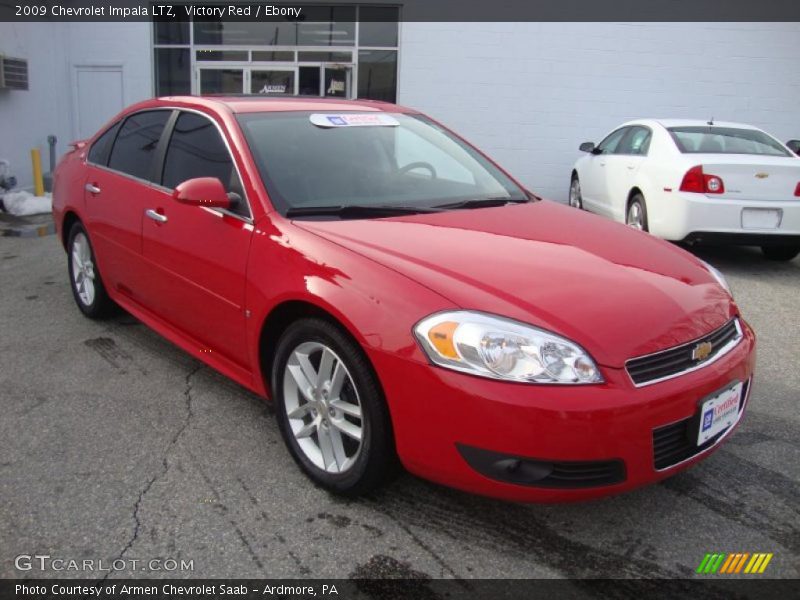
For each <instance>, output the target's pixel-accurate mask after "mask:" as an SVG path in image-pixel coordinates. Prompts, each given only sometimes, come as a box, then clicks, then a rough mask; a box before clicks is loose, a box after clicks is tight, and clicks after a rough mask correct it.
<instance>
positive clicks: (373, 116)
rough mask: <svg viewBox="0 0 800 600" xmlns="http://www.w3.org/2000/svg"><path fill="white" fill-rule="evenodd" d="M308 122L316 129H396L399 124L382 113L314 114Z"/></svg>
mask: <svg viewBox="0 0 800 600" xmlns="http://www.w3.org/2000/svg"><path fill="white" fill-rule="evenodd" d="M309 120H310V121H311V122H312V123H313V124H314V125H316V126H317V127H397V126H398V125H400V123H399V122H398V121H397V119H395V118H394V117H392V116H391V115H387V114H384V113H367V114H359V113H342V114H338V115H330V114H321V113H314V114H313V115H311V116H310V117H309Z"/></svg>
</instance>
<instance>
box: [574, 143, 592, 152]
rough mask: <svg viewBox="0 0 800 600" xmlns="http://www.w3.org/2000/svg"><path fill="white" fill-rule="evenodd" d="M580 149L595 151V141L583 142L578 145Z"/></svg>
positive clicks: (582, 150)
mask: <svg viewBox="0 0 800 600" xmlns="http://www.w3.org/2000/svg"><path fill="white" fill-rule="evenodd" d="M578 150H580V151H581V152H594V142H583V143H582V144H581V145H580V146H578Z"/></svg>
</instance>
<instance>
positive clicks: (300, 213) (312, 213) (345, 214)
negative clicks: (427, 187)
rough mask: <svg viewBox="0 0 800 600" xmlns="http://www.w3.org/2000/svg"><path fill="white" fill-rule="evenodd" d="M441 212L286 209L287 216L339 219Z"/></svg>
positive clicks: (349, 207) (363, 206) (399, 208)
mask: <svg viewBox="0 0 800 600" xmlns="http://www.w3.org/2000/svg"><path fill="white" fill-rule="evenodd" d="M435 212H441V210H439V209H438V208H427V207H422V206H369V205H366V204H348V205H346V206H297V207H294V208H290V209H289V210H287V211H286V216H287V217H290V218H291V217H318V216H320V217H322V216H332V217H339V218H341V219H347V218H351V219H357V218H359V217H391V216H393V215H414V214H417V213H435Z"/></svg>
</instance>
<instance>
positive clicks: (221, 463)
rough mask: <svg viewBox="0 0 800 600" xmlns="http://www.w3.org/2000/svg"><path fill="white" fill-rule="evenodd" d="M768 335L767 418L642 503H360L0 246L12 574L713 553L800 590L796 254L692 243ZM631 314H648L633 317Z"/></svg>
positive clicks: (573, 568) (579, 568)
mask: <svg viewBox="0 0 800 600" xmlns="http://www.w3.org/2000/svg"><path fill="white" fill-rule="evenodd" d="M695 252H696V253H697V254H698V256H700V257H702V258H704V259H706V260H708V261H709V262H710V263H712V264H713V265H715V266H716V267H718V268H719V269H721V270H722V271H723V272H724V274H725V275H726V276H727V277H728V280H729V283H730V284H731V287H732V288H733V292H734V295H735V297H736V299H737V300H738V302H739V304H740V306H741V309H742V312H743V315H744V317H745V318H746V319H747V320H748V321H749V322H750V323H751V324H752V325H753V327H754V329H755V331H756V333H757V335H758V343H759V346H758V368H757V373H756V379H755V383H754V390H753V393H752V397H751V402H750V408H749V411H748V414H747V415H746V416H745V419H744V421H743V423H742V424H741V426H740V428H739V430H738V431H737V432H736V433H735V434H734V435H733V436H732V437H731V438H730V439H729V441H728V442H727V443H726V444H724V445H723V447H722V448H721V449H720V450H718V451H717V452H716V453H715V454H714V455H713V456H712V457H711V458H709V459H708V460H706V461H704V462H703V463H701V464H700V465H698V466H696V467H695V468H693V469H691V470H689V471H688V472H685V473H683V474H680V475H678V476H676V477H673V478H671V479H668V480H666V481H665V482H663V483H661V484H658V485H655V486H651V487H649V488H645V489H641V490H638V491H635V492H633V493H629V494H627V495H624V496H619V497H614V498H609V499H605V500H601V501H596V502H591V503H582V504H569V505H517V504H508V503H503V502H499V501H494V500H488V499H484V498H479V497H474V496H470V495H467V494H464V493H461V492H456V491H452V490H448V489H445V488H442V487H439V486H436V485H433V484H429V483H427V482H424V481H421V480H418V479H416V478H414V477H412V476H410V475H407V474H404V475H401V476H400V477H399V478H398V479H397V480H395V481H394V482H393V483H392V484H391V485H389V486H388V487H386V488H385V489H383V490H381V491H380V492H379V493H377V494H375V495H373V496H371V497H369V498H366V499H360V500H353V501H346V500H342V499H339V498H336V497H333V496H330V495H329V494H327V493H326V492H324V491H322V490H319V489H317V488H315V487H314V486H313V485H312V484H311V483H310V482H309V480H307V479H306V478H305V477H304V476H303V475H302V474H301V473H300V471H299V470H298V469H297V468H296V466H295V464H294V463H293V461H292V459H291V458H290V456H289V454H288V452H287V451H286V449H285V448H284V446H283V442H282V440H281V438H280V434H279V432H278V427H277V424H276V422H275V419H274V416H273V414H272V411H271V409H270V408H269V407H268V406H267V405H266V404H265V403H264V402H262V400H261V399H259V398H258V397H256V396H254V395H253V394H251V393H250V392H248V391H246V390H244V389H243V388H241V387H239V386H238V385H236V384H234V383H232V382H230V381H228V380H227V379H225V378H224V377H223V376H221V375H219V374H217V373H216V372H214V371H212V370H211V369H209V368H207V367H205V366H203V365H202V364H201V363H199V362H198V361H196V360H194V359H192V358H191V357H189V356H188V355H186V354H184V353H183V352H182V351H180V350H178V349H177V348H176V347H174V346H172V345H171V344H170V343H169V342H167V341H165V340H163V339H162V338H161V337H159V336H158V335H157V334H155V333H153V332H152V331H150V330H149V329H147V328H146V327H145V326H143V325H141V324H140V323H139V322H138V321H136V320H135V319H133V318H132V317H130V316H127V315H124V314H123V315H120V316H117V317H115V318H113V319H111V320H108V321H101V322H93V321H90V320H88V319H86V318H84V317H83V316H82V315H81V313H80V312H79V311H78V309H77V308H76V307H75V305H74V302H73V299H72V296H71V293H70V289H69V284H68V281H67V272H66V256H65V254H64V252H63V250H62V249H61V247H60V245H59V243H58V241H57V239H56V237H55V236H52V235H51V236H46V237H41V238H0V285H1V286H2V287H1V289H2V294H0V332H2V334H1V335H0V411H2V419H0V548H2V550H3V552H2V556H0V577H55V576H68V577H69V576H74V577H87V576H96V577H103V576H106V575H107V573H95V574H92V573H86V572H74V571H73V572H65V571H61V572H55V571H52V570H50V571H44V572H41V571H38V570H32V571H19V570H17V569H16V568H15V564H14V557H15V556H17V555H20V554H37V553H38V554H49V555H51V556H53V557H60V558H64V559H67V560H70V559H75V560H83V559H94V560H99V559H103V560H104V561H107V562H109V563H110V561H112V560H114V559H117V558H120V557H121V558H123V559H139V560H144V561H146V560H150V559H153V558H159V557H161V558H171V559H176V560H178V561H180V560H181V559H183V560H187V561H188V560H191V561H192V562H193V570H191V571H186V572H178V573H175V572H164V571H161V572H153V571H149V570H148V571H139V570H138V569H137V570H135V571H133V572H131V570H130V569H128V570H123V571H120V572H115V573H113V574H111V576H112V577H117V576H124V575H130V574H133V575H136V576H149V577H158V576H167V575H169V576H175V575H180V576H191V577H276V578H277V577H326V578H327V577H335V578H339V577H349V576H372V577H381V576H430V577H433V578H477V577H507V578H528V577H530V578H533V577H691V576H693V574H694V571H695V569H696V568H697V566H698V565H699V563H700V561H701V560H702V558H703V556H704V554H705V553H707V552H771V553H774V558H773V559H772V561H771V563H770V564H769V567H768V570H767V573H768V574H769V575H770V576H772V577H798V576H800V560H799V558H800V504H799V503H798V499H799V498H800V441H799V440H800V414H799V413H798V406H800V403H799V402H798V401H799V400H800V369H799V368H798V366H799V365H800V293H798V292H800V259H795V260H794V261H792V262H789V263H770V262H768V261H765V260H764V259H763V258H762V256H761V254H760V252H758V251H757V250H755V249H745V248H719V249H705V250H695ZM631 310H638V307H635V306H632V307H631Z"/></svg>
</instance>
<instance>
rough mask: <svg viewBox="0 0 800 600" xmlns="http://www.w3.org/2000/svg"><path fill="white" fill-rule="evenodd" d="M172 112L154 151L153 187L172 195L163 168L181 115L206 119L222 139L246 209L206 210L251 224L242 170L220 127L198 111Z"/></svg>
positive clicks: (251, 212)
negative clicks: (237, 179)
mask: <svg viewBox="0 0 800 600" xmlns="http://www.w3.org/2000/svg"><path fill="white" fill-rule="evenodd" d="M170 110H172V111H173V114H172V116H171V117H170V119H169V121H168V122H167V125H166V126H165V127H164V131H163V133H162V134H161V140H160V141H159V144H158V148H157V149H156V153H157V154H156V157H155V160H157V165H156V171H155V175H156V176H157V179H156V180H155V181H154V182H153V183H154V185H157V186H158V187H159V188H160V189H162V190H164V191H166V192H168V193H170V194H171V193H172V192H173V190H174V189H175V188H170V187H167V186H165V185H164V183H163V182H164V167H165V165H166V160H167V150H168V149H169V144H170V142H171V141H172V133H173V131H174V129H175V125H176V124H177V122H178V119H179V118H180V116H181V114H182V113H186V114H192V115H197V116H199V117H202V118H204V119H207V120H208V121H210V122H211V124H212V125H213V126H214V128H215V129H216V131H217V133H218V134H219V136H220V138H221V139H222V143H223V144H224V146H225V150H226V151H227V152H228V156H230V159H231V164H232V165H233V168H234V170H235V171H236V176H237V177H238V178H239V186H240V188H241V193H239V192H237V193H238V194H239V196H240V197H241V199H242V206H243V207H244V208H245V209H246V212H247V214H240V213H238V212H233V211H231V210H226V209H223V208H208V210H213V211H218V212H220V213H223V214H226V215H229V216H231V217H235V218H237V219H241V220H243V221H246V222H248V223H252V222H253V208H252V206H251V204H250V200H249V198H248V197H247V190H246V189H245V186H244V180H243V179H242V170H241V169H240V168H239V164H238V163H237V162H236V157H235V156H234V154H233V151H232V149H231V145H230V144H229V143H228V139H227V138H226V137H225V132H224V131H223V130H222V127H221V126H220V125H219V123H217V122H216V121H215V120H214V119H213V118H212V117H211V116H210V115H208V114H206V113H204V112H202V111H199V110H191V109H187V108H175V109H170ZM222 183H223V185H226V184H225V182H222Z"/></svg>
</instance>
